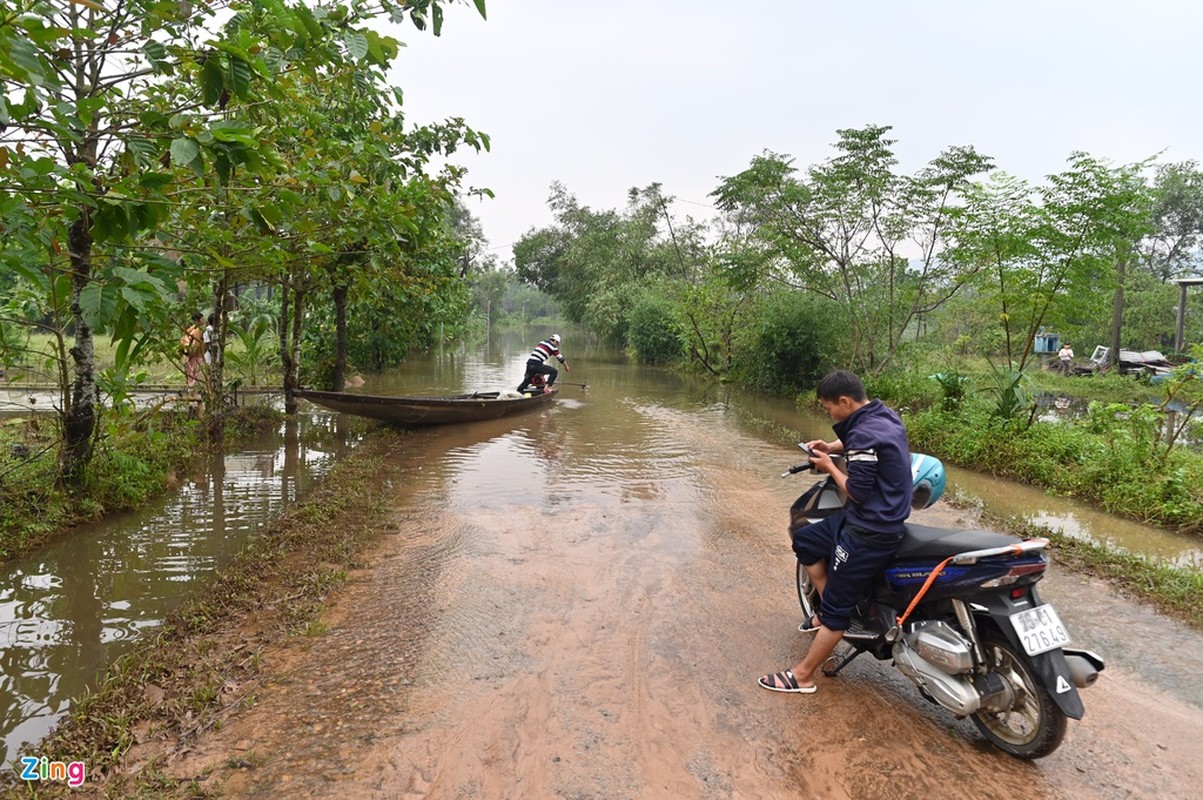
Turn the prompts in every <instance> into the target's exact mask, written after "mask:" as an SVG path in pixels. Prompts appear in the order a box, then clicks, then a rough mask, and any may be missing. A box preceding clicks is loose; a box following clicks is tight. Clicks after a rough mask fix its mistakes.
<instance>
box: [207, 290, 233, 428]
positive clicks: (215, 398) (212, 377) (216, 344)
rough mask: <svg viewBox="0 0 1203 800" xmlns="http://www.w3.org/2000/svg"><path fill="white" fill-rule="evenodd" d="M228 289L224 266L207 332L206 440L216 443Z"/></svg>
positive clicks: (220, 424) (222, 404)
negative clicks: (208, 331) (208, 335)
mask: <svg viewBox="0 0 1203 800" xmlns="http://www.w3.org/2000/svg"><path fill="white" fill-rule="evenodd" d="M229 291H230V273H229V271H228V270H226V269H224V268H223V269H222V270H221V278H220V279H219V280H218V281H217V288H216V289H215V290H214V292H213V316H214V320H213V333H212V334H211V338H212V342H211V343H210V344H209V353H210V358H211V359H212V360H211V361H210V362H209V380H208V386H207V388H208V401H209V419H208V424H209V441H210V442H212V443H213V444H215V445H220V444H221V443H222V440H223V439H224V438H225V428H226V420H225V416H226V414H225V408H226V406H225V394H226V392H225V369H224V367H225V352H226V348H225V341H226V339H225V331H226V326H227V324H228V322H227V319H228V316H229V304H228V303H227V302H226V295H227V294H228V293H229Z"/></svg>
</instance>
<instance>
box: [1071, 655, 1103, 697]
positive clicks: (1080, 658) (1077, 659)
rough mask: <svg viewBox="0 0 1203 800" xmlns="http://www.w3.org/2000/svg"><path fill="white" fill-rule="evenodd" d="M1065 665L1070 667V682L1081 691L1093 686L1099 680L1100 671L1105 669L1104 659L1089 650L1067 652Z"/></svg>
mask: <svg viewBox="0 0 1203 800" xmlns="http://www.w3.org/2000/svg"><path fill="white" fill-rule="evenodd" d="M1091 656H1094V657H1093V658H1091ZM1065 663H1066V664H1068V665H1069V678H1070V680H1072V681H1073V682H1074V686H1077V687H1078V688H1079V689H1085V688H1086V687H1088V686H1092V685H1093V684H1094V682H1095V681H1097V680H1098V679H1099V670H1101V669H1102V668H1103V659H1101V658H1099V657H1098V656H1097V655H1095V654H1094V653H1091V652H1090V651H1089V650H1076V651H1072V652H1070V651H1066V652H1065Z"/></svg>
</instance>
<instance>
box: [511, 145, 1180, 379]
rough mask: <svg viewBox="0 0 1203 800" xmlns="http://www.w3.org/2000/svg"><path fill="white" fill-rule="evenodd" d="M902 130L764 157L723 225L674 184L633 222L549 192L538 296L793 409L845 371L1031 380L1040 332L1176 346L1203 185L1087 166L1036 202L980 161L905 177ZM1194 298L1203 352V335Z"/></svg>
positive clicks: (526, 274) (1154, 167)
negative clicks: (954, 360) (803, 392)
mask: <svg viewBox="0 0 1203 800" xmlns="http://www.w3.org/2000/svg"><path fill="white" fill-rule="evenodd" d="M889 131H890V128H889V127H887V126H867V127H865V128H860V129H848V130H840V131H838V132H837V136H838V138H837V140H836V142H835V144H834V153H833V155H832V156H831V157H830V158H828V159H827V160H825V161H823V162H821V163H819V164H815V165H812V166H809V167H806V168H804V169H802V168H799V167H798V166H796V165H795V164H794V161H793V159H792V158H790V157H789V156H785V155H780V154H777V153H771V152H765V153H763V154H761V155H759V156H756V157H755V158H753V159H752V161H751V163H750V164H749V166H748V167H747V169H745V170H743V171H742V172H740V173H738V174H736V175H732V176H729V177H725V178H723V179H722V180H721V181H720V183H719V185H718V186H717V187H716V188H715V190H714V191H713V193H712V197H713V198H714V203H715V206H716V207H717V209H718V210H719V214H718V216H717V217H716V218H715V219H714V220H713V221H711V222H708V223H705V224H703V223H699V222H697V221H695V220H693V219H691V218H689V217H688V216H687V217H685V218H683V219H682V218H680V217H678V216H677V215H675V214H674V213H673V205H674V203H673V198H671V197H669V196H666V195H665V194H663V192H662V189H661V186H660V185H659V184H653V185H651V186H648V187H646V188H644V189H632V190H631V192H630V196H629V202H628V204H627V206H626V208H624V209H618V210H594V209H591V208H588V207H586V206H582V205H581V204H580V203H578V202H577V200H576V199H575V198H574V197H573V196H572V195H571V193H570V192H569V191H568V190H567V188H565V187H564V186H562V185H559V184H555V185H553V186H552V189H551V197H550V200H549V206H550V208H551V211H552V213H553V215H554V222H553V224H551V225H549V226H546V227H543V228H540V229H536V230H532V231H531V232H530V233H528V234H527V235H526V236H524V237H523V238H522V240H521V241H519V242H518V243H517V244H516V245H515V248H514V255H515V268H516V272H517V275H518V276H519V278H521V279H522V280H524V281H526V282H528V283H530V284H531V285H533V286H536V287H539V288H540V289H541V290H543V291H546V292H547V293H549V294H550V295H552V296H553V297H554V298H556V299H557V300H558V301H559V302H560V304H561V307H562V308H563V310H564V313H565V314H566V316H568V317H569V318H570V319H571V320H573V321H576V322H579V323H581V324H582V325H584V326H585V327H587V328H588V329H590V330H591V331H594V332H595V333H596V334H597V335H599V336H601V337H602V338H604V339H605V340H607V341H609V342H611V343H612V344H614V345H617V346H621V347H626V348H629V349H630V351H631V352H632V353H633V355H634V356H635V357H636V358H638V359H639V360H641V361H645V362H657V363H676V364H681V365H688V366H690V367H693V368H696V369H700V370H704V371H706V372H709V373H711V374H713V375H716V376H719V377H721V378H723V379H730V380H739V381H743V382H746V383H749V384H751V385H755V386H759V387H763V388H766V389H775V390H781V391H790V390H796V389H798V388H800V387H803V386H806V385H809V384H810V383H811V382H812V381H813V379H814V378H815V377H816V376H818V375H819V374H821V373H822V372H823V371H824V370H826V369H828V368H829V367H831V366H832V365H834V364H840V365H846V366H850V367H851V368H853V369H856V370H858V371H861V372H863V373H865V374H867V375H877V374H881V373H883V372H885V371H887V370H889V369H890V368H891V367H892V366H899V367H901V366H903V365H904V364H906V363H908V361H909V360H910V359H911V356H910V355H909V354H910V353H911V352H912V351H914V350H915V349H916V347H917V346H918V347H923V348H927V349H929V350H930V347H931V343H932V342H937V343H939V344H941V345H942V346H955V347H957V348H959V349H960V350H961V352H965V353H972V354H976V355H980V356H986V357H989V358H991V359H998V360H999V361H1002V362H1004V363H1006V364H1009V365H1012V366H1013V367H1014V368H1015V369H1017V370H1019V371H1022V370H1024V369H1026V368H1027V367H1028V366H1029V365H1030V364H1032V363H1034V359H1035V356H1036V354H1035V353H1034V349H1033V344H1034V338H1035V336H1036V334H1037V333H1038V332H1039V331H1041V330H1055V331H1058V332H1060V334H1061V335H1062V337H1063V338H1065V339H1073V340H1074V341H1077V342H1083V343H1099V344H1108V345H1111V348H1112V350H1111V352H1112V356H1113V357H1114V356H1115V355H1116V354H1118V350H1119V348H1120V347H1124V348H1132V349H1150V348H1167V347H1168V346H1170V345H1172V338H1171V337H1172V334H1173V332H1174V326H1175V314H1176V305H1177V297H1178V287H1177V286H1176V285H1174V283H1173V281H1174V280H1175V279H1176V278H1180V277H1183V276H1187V275H1194V274H1199V272H1200V243H1201V239H1203V170H1201V169H1200V167H1199V165H1198V164H1197V163H1195V162H1193V161H1187V162H1181V163H1173V164H1165V163H1156V162H1155V161H1154V160H1153V159H1150V160H1148V161H1144V162H1140V163H1137V164H1125V165H1114V164H1110V163H1108V162H1106V161H1103V160H1100V159H1096V158H1094V157H1092V156H1090V155H1087V154H1085V153H1074V154H1072V155H1071V156H1070V158H1069V159H1068V162H1067V165H1066V168H1065V169H1064V171H1062V172H1060V173H1057V174H1055V175H1050V176H1048V177H1047V178H1046V179H1045V180H1043V181H1042V182H1039V183H1032V182H1029V181H1025V180H1022V179H1020V178H1017V177H1014V176H1011V175H1008V174H1006V173H1004V172H1002V171H1001V170H999V169H997V168H996V166H995V164H994V162H993V160H992V159H990V158H989V157H988V156H985V155H983V154H981V153H978V152H977V151H976V150H975V149H974V148H973V147H969V146H966V147H949V148H947V149H946V150H945V151H944V152H942V153H940V154H939V155H937V156H936V157H935V158H934V159H932V160H931V162H930V163H928V164H927V165H926V166H924V167H922V168H921V169H919V170H917V171H916V172H914V173H912V174H907V173H904V172H901V171H900V170H899V169H898V166H897V157H896V155H895V152H894V149H893V147H894V144H895V140H893V139H891V138H889ZM1201 308H1203V302H1201V301H1200V299H1199V298H1197V297H1193V298H1192V309H1193V311H1192V316H1191V322H1190V325H1189V326H1188V331H1189V336H1188V339H1190V338H1193V340H1195V341H1197V340H1198V339H1199V338H1200V336H1201V335H1203V320H1201V319H1200V314H1199V310H1200V309H1201Z"/></svg>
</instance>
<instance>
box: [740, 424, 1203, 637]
mask: <svg viewBox="0 0 1203 800" xmlns="http://www.w3.org/2000/svg"><path fill="white" fill-rule="evenodd" d="M745 421H746V422H747V424H748V425H749V427H750V428H752V429H755V430H757V431H758V432H759V433H760V434H762V435H764V436H765V437H766V438H770V439H773V440H776V441H781V442H783V443H788V442H799V441H802V440H803V439H804V438H805V437H804V436H803V435H802V434H801V433H800V432H798V431H795V430H792V429H790V428H789V427H787V426H784V425H780V424H778V423H775V422H771V421H768V420H764V419H762V418H759V417H756V416H755V415H752V414H748V415H747V418H746V420H745ZM928 452H930V451H928ZM937 457H939V456H938V455H937ZM798 460H801V459H800V458H799V459H798ZM942 502H945V503H948V504H950V505H953V506H955V507H957V508H965V509H975V510H976V512H977V513H978V515H979V517H980V519H981V521H982V523H983V525H985V526H988V527H991V528H993V529H995V530H998V531H1000V532H1005V533H1010V534H1011V535H1013V536H1018V537H1020V538H1025V539H1027V538H1034V537H1044V538H1046V539H1048V540H1049V541H1050V542H1052V544H1053V548H1052V556H1053V558H1054V559H1056V560H1057V562H1058V563H1060V564H1063V565H1065V566H1066V567H1068V568H1070V569H1073V570H1077V571H1080V572H1085V573H1087V574H1090V575H1095V576H1098V577H1101V578H1104V579H1106V580H1108V581H1109V582H1110V583H1111V584H1112V585H1114V586H1116V587H1117V588H1119V589H1121V590H1122V591H1124V592H1126V593H1127V594H1128V595H1129V596H1131V597H1134V598H1136V599H1139V600H1143V601H1146V602H1148V603H1151V604H1152V605H1154V606H1156V607H1157V609H1158V610H1160V611H1161V612H1163V613H1165V614H1166V615H1168V616H1172V617H1174V618H1175V619H1179V620H1182V621H1183V622H1185V623H1187V624H1188V625H1190V626H1192V627H1193V628H1195V629H1197V630H1201V631H1203V571H1199V570H1193V569H1188V568H1185V567H1176V566H1173V565H1171V564H1168V563H1166V562H1164V561H1163V560H1161V559H1157V558H1153V557H1149V556H1145V555H1142V554H1139V553H1131V552H1129V551H1126V550H1120V549H1118V548H1115V547H1111V546H1108V545H1106V544H1101V543H1098V542H1092V541H1088V540H1083V539H1076V538H1074V537H1072V536H1067V535H1066V534H1064V533H1061V532H1060V531H1056V530H1051V529H1049V528H1046V527H1043V526H1039V525H1035V524H1033V523H1031V522H1029V521H1027V520H1024V519H1020V518H1015V517H1003V516H1000V515H997V514H990V513H989V512H988V511H986V510H985V509H983V508H982V506H981V504H980V502H979V501H978V500H977V499H976V498H966V497H959V496H955V495H953V494H951V493H950V494H948V495H945V498H944V500H943V501H942ZM1200 544H1201V545H1203V537H1201V538H1200Z"/></svg>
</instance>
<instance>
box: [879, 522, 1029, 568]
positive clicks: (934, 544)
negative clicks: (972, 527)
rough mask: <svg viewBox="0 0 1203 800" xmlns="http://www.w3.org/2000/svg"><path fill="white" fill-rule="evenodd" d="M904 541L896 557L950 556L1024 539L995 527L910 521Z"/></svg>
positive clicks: (924, 557)
mask: <svg viewBox="0 0 1203 800" xmlns="http://www.w3.org/2000/svg"><path fill="white" fill-rule="evenodd" d="M903 528H904V533H903V536H902V544H900V545H899V546H898V552H897V553H896V554H895V555H894V559H895V560H896V561H910V560H914V559H927V558H941V559H943V558H947V557H948V556H952V555H956V554H957V553H964V552H967V551H969V550H984V549H986V548H987V547H1003V546H1005V545H1009V544H1017V543H1018V542H1020V541H1022V539H1018V538H1016V537H1014V536H1009V535H1008V534H1005V533H998V532H996V531H965V530H960V529H958V528H934V527H932V526H930V525H915V524H912V523H907V524H905V525H904V526H903Z"/></svg>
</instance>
